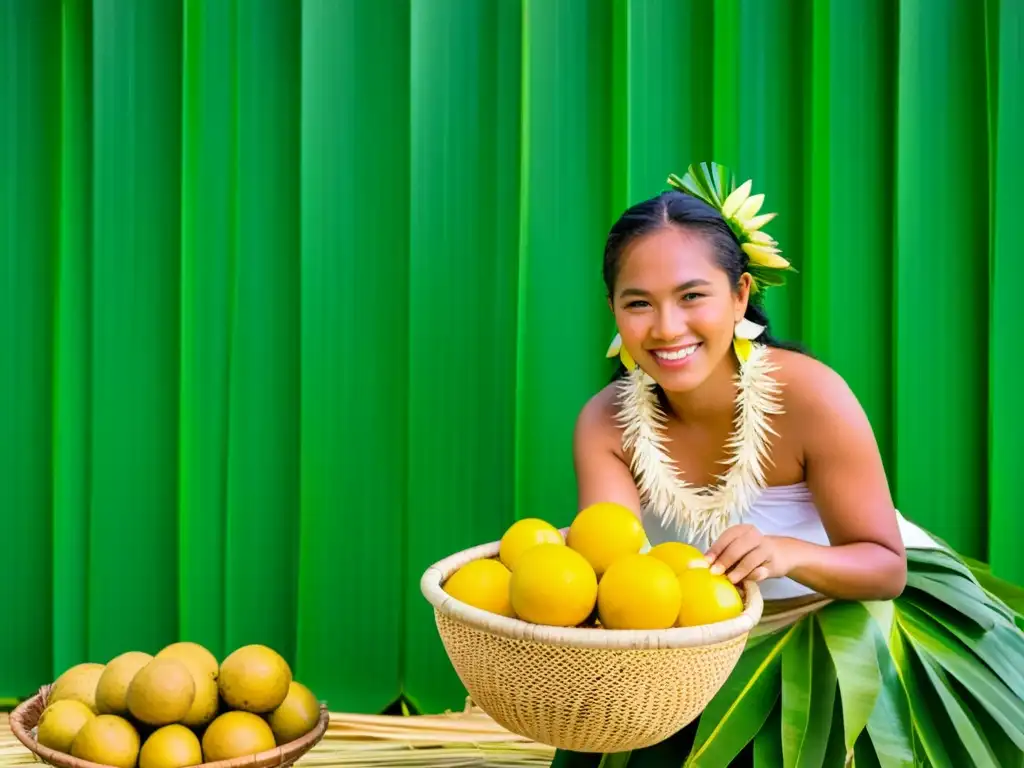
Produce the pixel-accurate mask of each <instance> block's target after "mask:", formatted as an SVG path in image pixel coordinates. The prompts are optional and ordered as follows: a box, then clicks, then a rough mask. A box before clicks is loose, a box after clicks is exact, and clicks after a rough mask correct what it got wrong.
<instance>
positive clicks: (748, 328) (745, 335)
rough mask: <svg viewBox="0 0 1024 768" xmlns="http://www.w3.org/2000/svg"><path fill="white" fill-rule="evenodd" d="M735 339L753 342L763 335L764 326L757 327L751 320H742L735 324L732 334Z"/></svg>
mask: <svg viewBox="0 0 1024 768" xmlns="http://www.w3.org/2000/svg"><path fill="white" fill-rule="evenodd" d="M733 333H734V334H735V336H736V338H737V339H746V340H747V341H753V340H754V339H756V338H757V337H758V336H760V335H761V334H762V333H764V326H763V325H758V324H757V323H755V322H754V321H753V320H748V319H747V318H745V317H744V318H743V319H742V320H740V321H739V322H738V323H736V330H735V331H734V332H733Z"/></svg>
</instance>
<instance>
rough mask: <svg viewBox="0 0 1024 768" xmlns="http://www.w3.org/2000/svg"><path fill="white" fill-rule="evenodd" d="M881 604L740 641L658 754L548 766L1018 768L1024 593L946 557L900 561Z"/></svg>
mask: <svg viewBox="0 0 1024 768" xmlns="http://www.w3.org/2000/svg"><path fill="white" fill-rule="evenodd" d="M907 558H908V576H907V588H906V589H905V590H904V592H903V594H902V595H901V596H900V597H899V598H897V599H896V600H892V601H884V602H851V601H836V602H831V603H828V604H827V605H825V607H823V608H821V609H820V610H817V611H814V612H810V613H807V614H805V615H803V616H802V617H800V618H799V619H797V620H796V621H795V622H793V623H790V624H788V625H787V626H784V627H782V628H778V629H773V630H770V631H767V632H765V633H763V634H760V635H756V636H752V637H751V639H750V641H749V642H748V644H747V647H746V649H745V650H744V652H743V655H742V656H741V657H740V660H739V663H738V664H737V665H736V669H735V670H734V672H733V673H732V675H731V676H730V677H729V680H728V681H727V682H726V685H725V687H724V688H723V689H722V690H721V691H720V692H719V693H718V695H717V696H716V697H715V698H714V699H712V701H711V702H710V703H709V704H708V706H707V708H706V709H705V710H704V712H703V714H702V715H701V716H700V718H698V719H697V720H696V721H695V722H693V723H691V724H690V725H689V726H687V727H686V728H684V729H683V730H681V731H680V732H679V733H677V734H676V735H674V736H672V737H671V738H669V739H667V740H666V741H664V742H661V743H660V744H656V745H654V746H652V747H648V748H646V749H642V750H636V751H633V752H624V753H616V754H609V755H600V754H590V753H579V752H566V751H563V750H560V751H558V752H557V753H556V755H555V758H554V761H553V762H552V766H553V768H582V767H583V766H588V767H589V766H592V767H594V768H597V767H598V766H599V767H600V768H622V767H623V766H628V767H629V768H654V767H655V766H657V767H658V768H661V766H679V767H682V766H685V767H686V768H723V767H724V766H744V765H747V766H758V767H759V768H760V767H761V766H764V767H765V768H789V767H790V766H800V767H801V768H804V767H811V766H824V767H826V768H831V767H832V766H839V767H840V768H842V767H843V766H848V765H855V766H857V768H862V767H865V766H866V767H868V768H874V766H881V768H888V767H889V766H934V767H935V768H947V766H948V768H966V767H968V766H984V767H986V768H1021V767H1024V589H1020V588H1018V587H1015V586H1013V585H1010V584H1008V583H1006V582H1003V581H1000V580H998V579H996V578H995V577H993V576H992V575H991V574H990V573H989V572H988V570H987V569H986V568H985V567H984V566H983V565H982V564H980V563H975V562H973V561H967V560H964V559H962V558H960V557H959V556H957V555H956V554H955V553H954V552H952V551H951V550H948V549H947V550H941V549H937V550H924V549H912V550H908V552H907Z"/></svg>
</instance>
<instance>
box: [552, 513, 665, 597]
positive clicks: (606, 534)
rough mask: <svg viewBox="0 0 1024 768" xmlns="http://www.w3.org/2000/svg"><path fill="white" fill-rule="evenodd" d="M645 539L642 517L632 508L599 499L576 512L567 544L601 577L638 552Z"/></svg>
mask: <svg viewBox="0 0 1024 768" xmlns="http://www.w3.org/2000/svg"><path fill="white" fill-rule="evenodd" d="M645 540H646V538H645V536H644V529H643V526H642V525H641V524H640V520H639V519H638V518H637V516H636V515H634V514H633V513H632V512H631V511H630V510H629V509H627V508H626V507H624V506H622V505H621V504H614V503H611V502H599V503H597V504H591V505H590V506H589V507H587V508H586V509H583V510H581V511H580V512H579V514H577V515H576V518H575V519H574V520H573V521H572V525H570V526H569V535H568V536H567V537H566V544H568V545H569V547H570V548H571V549H574V550H575V551H577V552H579V553H580V554H581V555H583V556H584V557H585V558H587V562H589V563H590V565H591V567H593V569H594V572H595V573H596V574H597V577H598V578H599V579H600V578H601V577H602V576H603V575H604V572H605V571H606V570H608V566H609V565H611V564H612V563H613V562H615V561H616V560H618V559H619V558H620V557H624V556H626V555H635V554H636V553H638V552H639V551H640V548H641V547H642V546H643V545H644V541H645Z"/></svg>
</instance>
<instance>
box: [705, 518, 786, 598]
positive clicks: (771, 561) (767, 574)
mask: <svg viewBox="0 0 1024 768" xmlns="http://www.w3.org/2000/svg"><path fill="white" fill-rule="evenodd" d="M786 549H787V547H786V540H785V539H783V538H780V537H777V536H765V535H764V534H762V533H761V532H760V531H759V530H757V528H755V527H754V526H752V525H734V526H732V527H731V528H728V529H726V531H725V532H724V533H723V534H722V535H721V536H719V537H718V540H717V541H716V542H715V543H714V544H712V545H711V548H710V549H708V551H707V553H706V555H705V556H706V558H707V561H708V563H710V564H711V572H712V573H715V574H719V573H724V574H726V576H728V577H729V581H731V582H732V583H733V584H739V583H740V582H741V581H743V580H744V579H752V580H753V581H764V580H765V579H769V578H776V577H779V576H785V575H787V574H788V573H789V570H790V568H791V565H790V562H789V559H788V557H787V551H786Z"/></svg>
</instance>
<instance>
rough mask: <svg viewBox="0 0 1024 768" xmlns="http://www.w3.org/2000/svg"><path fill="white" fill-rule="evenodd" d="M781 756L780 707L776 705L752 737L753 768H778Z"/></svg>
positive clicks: (781, 759)
mask: <svg viewBox="0 0 1024 768" xmlns="http://www.w3.org/2000/svg"><path fill="white" fill-rule="evenodd" d="M783 759H784V758H783V756H782V705H781V703H777V704H776V705H775V706H774V707H773V708H772V711H771V714H769V715H768V719H767V720H765V722H764V725H763V726H762V727H761V730H760V731H758V732H757V736H755V737H754V768H779V766H780V765H782V761H783Z"/></svg>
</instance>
